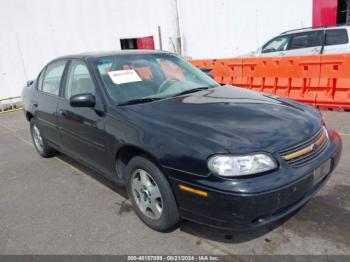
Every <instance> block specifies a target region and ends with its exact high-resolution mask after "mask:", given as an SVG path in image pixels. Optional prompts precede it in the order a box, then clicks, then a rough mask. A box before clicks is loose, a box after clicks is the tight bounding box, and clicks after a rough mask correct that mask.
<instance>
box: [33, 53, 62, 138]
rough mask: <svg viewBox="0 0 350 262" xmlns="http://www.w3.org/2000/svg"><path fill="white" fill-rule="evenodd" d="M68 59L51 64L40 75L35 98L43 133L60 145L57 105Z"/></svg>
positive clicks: (36, 113)
mask: <svg viewBox="0 0 350 262" xmlns="http://www.w3.org/2000/svg"><path fill="white" fill-rule="evenodd" d="M66 64H67V60H60V61H56V62H53V63H51V64H49V65H48V66H47V67H46V69H44V70H43V71H42V73H41V75H40V77H39V82H38V92H37V94H36V97H34V98H33V106H34V107H35V108H36V109H35V118H36V120H37V124H38V125H39V128H40V131H41V133H42V135H43V136H44V137H45V138H46V139H47V140H49V141H50V142H51V143H54V144H56V145H60V136H59V131H58V118H57V105H58V98H59V90H60V86H61V83H62V76H63V73H64V70H65V67H66Z"/></svg>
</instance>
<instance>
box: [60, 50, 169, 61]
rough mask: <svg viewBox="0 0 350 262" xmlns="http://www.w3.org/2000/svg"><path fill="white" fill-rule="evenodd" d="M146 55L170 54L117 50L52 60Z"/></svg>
mask: <svg viewBox="0 0 350 262" xmlns="http://www.w3.org/2000/svg"><path fill="white" fill-rule="evenodd" d="M133 54H135V55H136V54H137V55H147V54H172V53H170V52H167V51H160V50H141V49H134V50H119V51H116V50H115V51H103V52H85V53H80V54H72V55H65V56H61V57H57V58H55V59H54V60H60V59H72V58H100V57H105V56H120V55H133Z"/></svg>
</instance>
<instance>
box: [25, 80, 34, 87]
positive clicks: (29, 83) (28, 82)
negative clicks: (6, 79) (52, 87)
mask: <svg viewBox="0 0 350 262" xmlns="http://www.w3.org/2000/svg"><path fill="white" fill-rule="evenodd" d="M33 83H34V80H29V81H27V83H26V86H27V87H30V86H31V85H32V84H33Z"/></svg>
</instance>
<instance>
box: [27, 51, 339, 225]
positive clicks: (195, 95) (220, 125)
mask: <svg viewBox="0 0 350 262" xmlns="http://www.w3.org/2000/svg"><path fill="white" fill-rule="evenodd" d="M22 97H23V104H24V111H25V116H26V118H27V120H28V121H29V122H30V130H31V135H32V138H33V144H34V146H35V149H36V151H37V152H38V153H39V154H40V155H41V156H42V157H50V156H53V155H55V154H56V153H57V152H62V153H64V154H67V155H69V156H70V157H72V158H74V159H76V160H78V161H80V162H81V163H83V164H84V165H86V166H88V167H90V168H92V169H94V170H96V171H97V172H99V173H101V174H102V175H104V176H105V177H107V178H108V179H110V180H111V181H113V182H114V183H116V184H118V185H121V186H125V187H126V190H127V192H128V196H129V199H130V201H131V202H132V205H133V207H134V210H135V212H136V214H137V215H138V216H139V217H140V219H141V220H142V221H143V222H144V223H145V224H147V225H148V226H149V227H151V228H153V229H155V230H158V231H168V230H170V229H172V228H173V227H175V226H176V225H177V223H178V222H179V220H180V218H184V219H188V220H192V221H196V222H199V223H203V224H207V225H210V226H215V227H220V228H228V229H234V230H241V229H253V228H256V227H259V226H264V225H267V224H269V223H272V222H274V221H277V220H279V219H281V218H282V217H285V216H287V215H289V214H291V213H293V212H294V211H296V210H298V209H299V208H300V207H302V206H303V205H304V204H305V203H306V202H307V201H308V200H310V199H311V198H312V197H313V196H314V195H315V194H316V193H317V192H318V191H319V190H320V189H321V188H322V187H323V186H324V184H325V183H326V181H327V180H328V178H329V177H330V174H331V173H332V171H333V170H334V169H335V167H336V166H337V164H338V161H339V159H340V156H341V150H342V141H341V138H340V136H339V134H338V133H337V132H336V131H335V130H332V129H331V128H329V127H327V125H326V123H325V121H324V119H323V117H322V115H321V113H320V112H319V111H318V110H317V109H314V108H312V107H309V106H307V105H304V104H300V103H297V102H294V101H291V100H287V99H284V98H281V97H277V96H272V95H268V94H263V93H257V92H253V91H250V90H246V89H241V88H237V87H232V86H227V85H226V86H221V85H219V84H218V83H216V82H215V81H214V80H213V79H211V78H210V77H209V76H207V75H206V74H205V73H203V72H202V71H200V70H199V69H197V68H196V67H194V66H192V65H191V64H189V63H187V62H185V61H184V60H183V59H181V58H180V57H178V56H176V55H174V54H171V53H166V52H159V51H120V52H110V53H87V54H79V55H71V56H65V57H60V58H57V59H55V60H53V61H51V62H50V63H48V64H47V65H46V66H45V67H44V68H43V69H42V70H41V72H40V73H39V75H38V77H37V78H36V80H34V81H33V82H30V83H28V84H27V86H26V87H25V88H24V90H23V94H22Z"/></svg>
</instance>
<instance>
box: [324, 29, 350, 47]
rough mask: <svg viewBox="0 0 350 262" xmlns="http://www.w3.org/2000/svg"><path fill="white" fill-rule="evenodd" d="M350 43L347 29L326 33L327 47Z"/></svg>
mask: <svg viewBox="0 0 350 262" xmlns="http://www.w3.org/2000/svg"><path fill="white" fill-rule="evenodd" d="M348 42H349V38H348V32H347V30H346V29H330V30H327V31H326V42H325V45H343V44H347V43H348Z"/></svg>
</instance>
